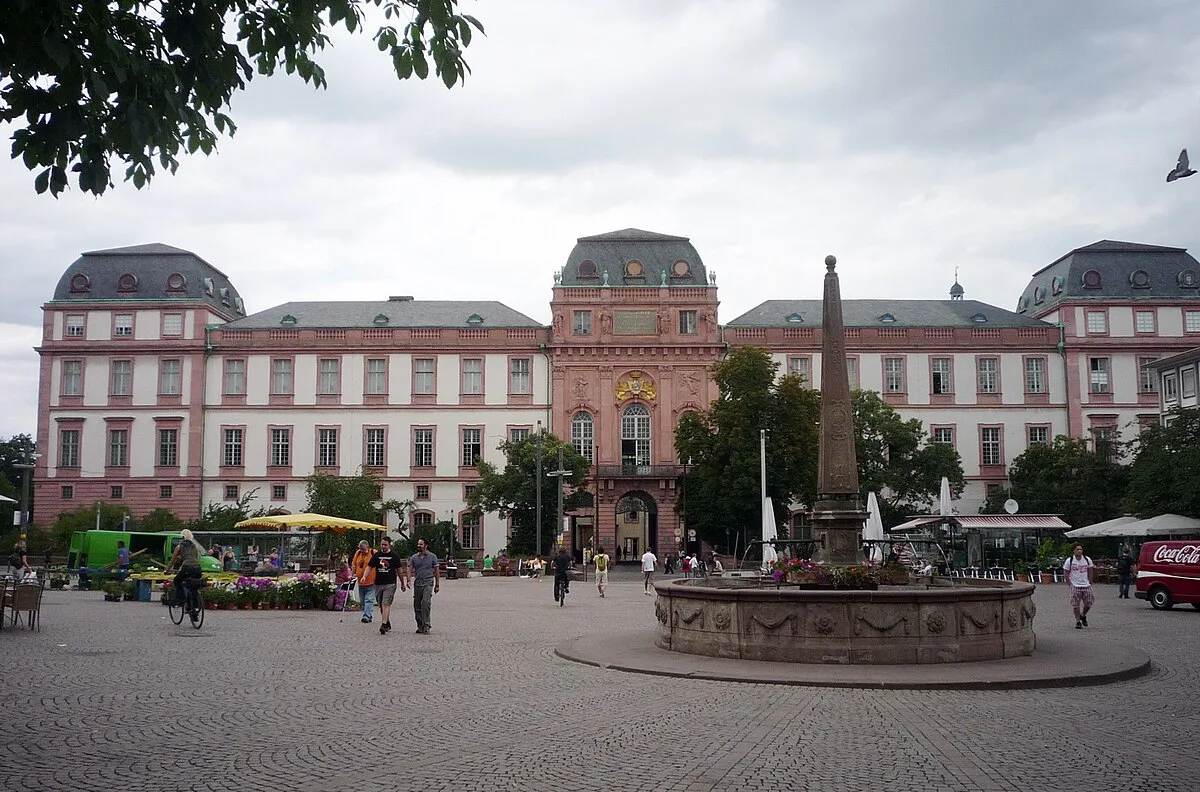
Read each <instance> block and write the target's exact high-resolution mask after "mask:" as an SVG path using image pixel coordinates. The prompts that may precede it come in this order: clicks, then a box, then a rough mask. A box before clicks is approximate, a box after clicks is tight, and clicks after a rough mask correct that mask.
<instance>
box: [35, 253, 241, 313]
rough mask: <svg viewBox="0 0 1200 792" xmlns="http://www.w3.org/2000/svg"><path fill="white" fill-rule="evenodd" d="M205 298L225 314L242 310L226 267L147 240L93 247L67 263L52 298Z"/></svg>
mask: <svg viewBox="0 0 1200 792" xmlns="http://www.w3.org/2000/svg"><path fill="white" fill-rule="evenodd" d="M164 300H171V301H174V300H179V301H184V302H204V303H207V304H208V305H209V306H211V307H212V308H213V310H215V311H216V312H217V313H219V314H221V315H223V316H226V317H230V318H233V317H237V316H241V315H244V314H245V308H244V307H243V305H242V298H241V295H239V294H238V291H237V288H236V287H234V285H233V283H231V282H230V280H229V278H228V277H226V275H225V273H223V272H221V271H220V270H219V269H217V268H216V267H214V266H213V265H212V264H209V263H208V262H207V261H205V260H204V259H202V258H200V257H199V256H197V255H196V254H195V253H192V252H191V251H189V250H181V249H180V248H177V247H172V246H170V245H164V244H162V243H159V242H155V243H151V244H148V245H132V246H129V247H119V248H111V249H108V250H91V251H88V252H86V253H84V254H82V255H81V256H80V257H79V258H78V259H76V260H75V262H74V263H72V264H71V266H69V267H67V269H66V271H65V272H63V274H62V277H61V278H59V279H58V285H57V286H56V287H55V289H54V297H53V298H52V300H51V301H52V302H65V301H74V302H102V301H121V302H137V301H154V302H161V301H164Z"/></svg>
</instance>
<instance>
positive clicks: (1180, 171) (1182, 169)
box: [1167, 149, 1196, 182]
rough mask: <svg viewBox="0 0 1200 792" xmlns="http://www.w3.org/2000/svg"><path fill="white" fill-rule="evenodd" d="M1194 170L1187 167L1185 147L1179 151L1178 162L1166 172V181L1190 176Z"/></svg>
mask: <svg viewBox="0 0 1200 792" xmlns="http://www.w3.org/2000/svg"><path fill="white" fill-rule="evenodd" d="M1195 172H1196V171H1194V170H1192V169H1191V168H1189V167H1188V155H1187V149H1184V150H1183V151H1181V152H1179V162H1178V163H1176V165H1175V167H1174V169H1172V170H1171V171H1170V172H1169V173H1168V174H1167V181H1169V182H1173V181H1175V180H1176V179H1182V178H1183V177H1185V176H1191V175H1192V174H1193V173H1195Z"/></svg>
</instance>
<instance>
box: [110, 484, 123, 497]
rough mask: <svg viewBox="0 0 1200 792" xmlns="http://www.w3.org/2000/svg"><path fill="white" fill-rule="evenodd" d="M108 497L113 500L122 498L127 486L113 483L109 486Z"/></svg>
mask: <svg viewBox="0 0 1200 792" xmlns="http://www.w3.org/2000/svg"><path fill="white" fill-rule="evenodd" d="M108 497H110V498H112V499H113V500H121V498H124V497H125V488H124V487H123V486H121V485H120V484H113V485H112V486H111V487H109V488H108Z"/></svg>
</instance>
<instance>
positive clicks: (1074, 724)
mask: <svg viewBox="0 0 1200 792" xmlns="http://www.w3.org/2000/svg"><path fill="white" fill-rule="evenodd" d="M616 577H617V580H616V581H615V582H614V583H613V584H612V585H611V586H610V589H609V596H608V597H607V598H605V599H600V598H598V597H597V596H596V593H595V588H594V586H592V585H591V584H590V583H587V584H580V583H576V584H574V585H573V587H572V589H573V590H572V596H571V598H570V600H569V601H568V602H567V605H566V607H565V608H558V607H557V606H555V604H554V603H553V601H552V599H551V590H550V583H549V582H547V581H542V582H536V581H532V582H531V581H526V580H521V579H516V578H510V579H496V578H488V579H473V580H466V581H446V582H445V583H444V585H443V587H442V591H441V593H439V594H438V595H437V596H436V597H435V598H434V606H433V628H434V632H433V633H432V634H431V635H427V636H426V635H415V634H413V629H414V628H415V625H414V624H413V622H412V612H411V609H410V606H409V600H408V599H407V598H406V597H402V598H400V599H398V600H397V609H396V611H395V613H394V615H393V623H394V624H395V631H394V632H393V633H391V634H389V635H386V636H381V635H380V634H379V631H378V629H375V628H376V627H377V626H378V618H377V620H376V623H375V624H374V625H365V624H361V623H360V622H359V621H358V617H357V615H355V614H351V613H347V614H338V613H329V612H319V613H316V612H291V611H279V612H276V611H249V612H244V611H213V612H209V613H208V618H207V620H206V621H205V624H204V627H203V629H202V630H200V631H198V632H197V631H194V630H192V629H190V628H189V627H187V626H186V625H185V626H182V627H175V626H174V625H172V624H171V623H170V621H169V620H168V619H167V614H166V609H165V608H162V607H161V606H159V605H157V604H145V603H121V604H112V603H106V602H103V601H102V597H101V595H100V594H99V593H98V592H83V593H80V592H47V594H46V601H45V603H44V605H43V613H42V616H43V626H42V629H41V631H40V632H30V631H22V630H20V629H17V630H14V631H10V630H9V629H5V630H4V631H3V633H0V650H2V653H3V654H2V656H3V658H4V674H3V681H2V682H0V700H2V701H4V708H5V716H4V717H3V718H0V735H2V737H3V739H2V742H0V778H2V782H0V786H2V787H3V788H4V789H5V790H11V791H13V792H15V790H58V789H71V790H109V789H112V790H125V791H128V792H137V791H138V790H154V791H155V792H159V791H160V790H174V789H181V790H240V791H243V792H245V791H249V790H272V791H274V790H293V789H295V790H397V789H400V790H407V789H414V790H443V789H444V790H604V791H608V790H615V791H617V792H619V791H621V790H631V791H632V790H725V789H729V790H741V789H749V790H793V789H796V790H826V789H828V790H839V792H856V790H874V789H887V790H894V791H895V792H905V791H907V790H921V791H922V792H929V791H931V790H945V791H946V792H958V791H959V790H980V791H983V790H987V791H988V792H991V791H992V790H996V791H999V790H1022V791H1025V790H1069V791H1070V792H1082V791H1083V790H1088V792H1100V791H1102V790H1146V791H1147V792H1151V791H1153V792H1169V791H1170V790H1179V792H1185V791H1187V792H1191V791H1192V790H1195V789H1196V788H1197V777H1198V774H1200V746H1198V745H1197V743H1196V741H1195V735H1196V734H1197V733H1198V732H1200V707H1198V705H1200V696H1198V695H1197V686H1196V682H1197V670H1196V662H1195V658H1196V657H1197V656H1198V654H1200V612H1197V611H1196V610H1193V609H1192V608H1181V607H1177V608H1176V609H1175V610H1173V611H1170V612H1165V613H1162V612H1155V611H1151V610H1150V608H1149V607H1148V606H1147V605H1146V604H1145V603H1143V602H1141V601H1138V600H1128V601H1127V600H1118V599H1117V597H1116V588H1115V586H1113V587H1107V586H1102V587H1098V589H1097V594H1098V596H1097V599H1098V603H1097V607H1096V609H1095V610H1094V611H1093V618H1092V626H1091V627H1090V628H1088V629H1087V631H1086V642H1087V643H1086V644H1085V645H1086V646H1091V647H1092V648H1091V650H1092V651H1095V652H1105V651H1106V648H1107V647H1109V646H1110V645H1114V644H1133V645H1137V646H1138V647H1140V648H1141V649H1142V650H1143V651H1146V652H1148V653H1149V654H1150V656H1151V657H1152V658H1153V661H1154V666H1153V670H1152V671H1151V673H1150V674H1148V675H1146V676H1143V677H1140V678H1138V679H1134V680H1131V681H1127V682H1120V683H1115V684H1109V685H1102V686H1095V687H1057V688H1048V689H1037V690H997V691H986V690H985V691H978V690H971V691H967V690H964V691H945V690H941V691H920V690H899V691H896V690H889V691H879V690H861V689H858V690H850V689H837V688H816V687H799V686H782V685H758V684H743V683H734V682H715V681H702V680H691V679H679V678H667V677H660V676H650V675H640V674H631V673H622V672H619V671H614V670H606V669H599V668H594V667H591V666H587V665H582V664H576V663H571V662H568V661H565V660H563V659H561V658H559V657H557V656H556V655H555V653H554V648H555V646H556V645H558V644H559V643H561V642H562V641H564V640H566V639H569V638H572V637H576V636H583V635H594V634H597V633H609V632H611V633H613V634H614V635H616V634H618V633H627V632H628V631H629V630H631V629H637V628H641V627H644V628H645V629H646V630H653V629H654V626H655V617H654V599H653V598H652V597H644V596H643V595H642V587H641V585H640V583H637V582H634V581H633V580H631V579H629V580H627V579H625V578H626V577H629V575H628V573H626V572H625V571H624V570H622V571H621V572H618V573H616ZM1036 602H1037V605H1038V608H1039V611H1038V619H1037V623H1036V628H1037V631H1038V633H1039V634H1051V633H1053V632H1056V631H1064V630H1071V629H1072V627H1073V625H1072V622H1071V620H1070V615H1069V608H1068V605H1067V602H1066V594H1065V591H1064V589H1063V588H1062V587H1061V586H1042V587H1039V590H1038V592H1037V594H1036Z"/></svg>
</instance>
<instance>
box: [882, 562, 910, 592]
mask: <svg viewBox="0 0 1200 792" xmlns="http://www.w3.org/2000/svg"><path fill="white" fill-rule="evenodd" d="M877 575H878V580H879V583H880V585H883V586H907V585H908V584H909V581H910V572H909V569H908V567H906V566H905V565H904V564H901V563H900V562H899V561H889V562H887V563H886V564H884V565H883V566H881V567H880V568H879V572H878V573H877Z"/></svg>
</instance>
